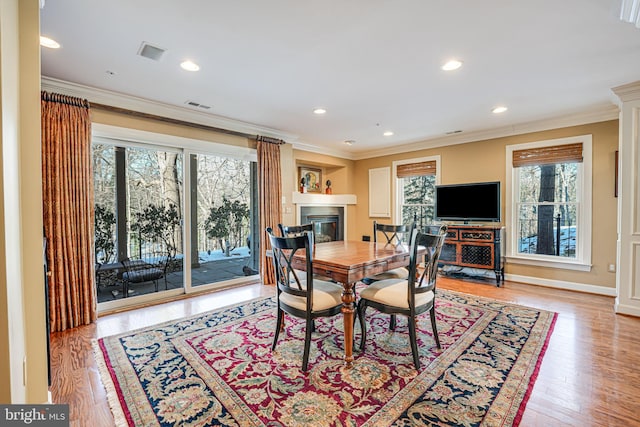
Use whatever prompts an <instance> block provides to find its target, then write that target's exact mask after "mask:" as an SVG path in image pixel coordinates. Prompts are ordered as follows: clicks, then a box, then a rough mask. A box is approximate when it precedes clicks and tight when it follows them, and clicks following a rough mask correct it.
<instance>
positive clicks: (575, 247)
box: [507, 135, 591, 270]
mask: <svg viewBox="0 0 640 427" xmlns="http://www.w3.org/2000/svg"><path fill="white" fill-rule="evenodd" d="M507 177H508V178H509V177H511V179H507V203H508V206H507V213H508V215H509V218H510V221H509V223H508V226H509V235H510V239H509V243H510V244H509V253H508V256H509V257H510V261H512V262H516V263H517V262H520V263H525V264H535V265H545V266H550V267H558V268H569V269H576V270H588V269H589V268H590V263H591V136H590V135H585V136H580V137H572V138H563V139H557V140H549V141H539V142H534V143H527V144H518V145H510V146H508V147H507ZM509 185H510V188H509Z"/></svg>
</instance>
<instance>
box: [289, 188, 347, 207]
mask: <svg viewBox="0 0 640 427" xmlns="http://www.w3.org/2000/svg"><path fill="white" fill-rule="evenodd" d="M291 202H292V203H294V204H296V205H355V204H356V203H357V197H356V195H355V194H322V193H300V192H298V191H295V192H294V193H293V195H292V196H291Z"/></svg>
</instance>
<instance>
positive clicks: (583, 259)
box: [505, 135, 593, 271]
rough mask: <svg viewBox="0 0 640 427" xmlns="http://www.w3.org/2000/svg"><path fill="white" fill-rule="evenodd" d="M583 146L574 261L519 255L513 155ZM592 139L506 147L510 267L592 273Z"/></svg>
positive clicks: (515, 175) (577, 137)
mask: <svg viewBox="0 0 640 427" xmlns="http://www.w3.org/2000/svg"><path fill="white" fill-rule="evenodd" d="M580 142H581V143H582V163H580V164H579V166H578V183H577V185H578V186H577V189H576V192H577V194H576V196H577V203H578V209H577V218H576V221H577V224H578V229H577V235H576V238H577V246H576V257H575V258H563V257H558V256H555V255H540V254H524V253H518V252H517V251H518V236H517V224H518V212H517V197H518V188H519V185H518V184H517V183H518V176H519V171H518V168H514V167H513V152H514V151H517V150H524V149H531V148H543V147H550V146H554V145H565V144H572V143H580ZM591 146H592V136H591V135H579V136H572V137H568V138H559V139H549V140H544V141H536V142H529V143H524V144H514V145H507V147H506V178H507V179H506V195H505V196H506V197H505V202H506V203H505V204H506V206H505V212H506V215H507V221H506V230H507V241H506V243H507V248H506V258H507V261H508V262H509V263H514V264H526V265H535V266H540V267H551V268H560V269H566V270H578V271H590V270H591V227H592V224H591V217H592V203H591V200H592V191H593V181H592V151H591Z"/></svg>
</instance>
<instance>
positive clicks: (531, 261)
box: [506, 256, 591, 271]
mask: <svg viewBox="0 0 640 427" xmlns="http://www.w3.org/2000/svg"><path fill="white" fill-rule="evenodd" d="M506 259H507V262H508V263H510V264H523V265H535V266H538V267H548V268H559V269H563V270H575V271H591V264H585V263H582V262H579V261H575V260H571V261H569V260H567V261H564V260H556V259H553V260H549V259H543V258H532V257H526V258H525V257H520V256H507V257H506Z"/></svg>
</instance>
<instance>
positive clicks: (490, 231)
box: [439, 225, 504, 286]
mask: <svg viewBox="0 0 640 427" xmlns="http://www.w3.org/2000/svg"><path fill="white" fill-rule="evenodd" d="M503 242H504V227H491V226H473V225H449V226H448V228H447V238H446V240H445V242H444V246H443V248H442V252H441V253H440V261H439V264H440V265H455V266H458V267H470V268H481V269H486V270H493V271H494V273H495V274H496V286H500V282H502V281H504V255H503V249H502V245H503Z"/></svg>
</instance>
